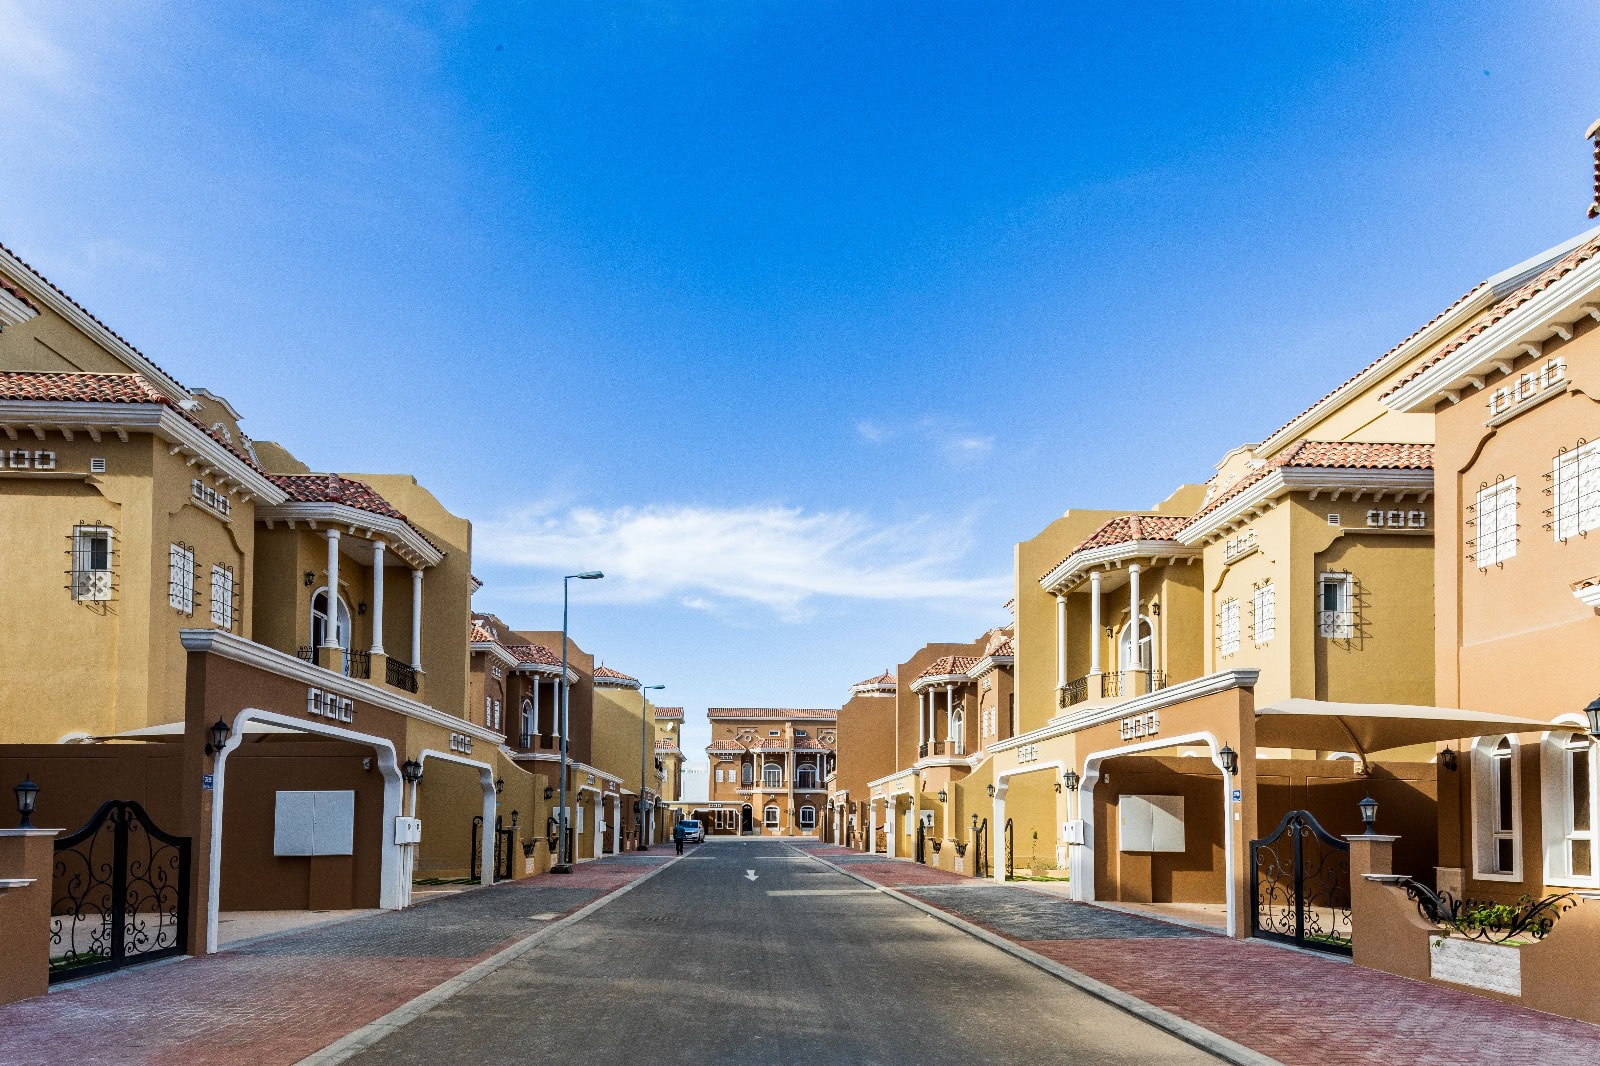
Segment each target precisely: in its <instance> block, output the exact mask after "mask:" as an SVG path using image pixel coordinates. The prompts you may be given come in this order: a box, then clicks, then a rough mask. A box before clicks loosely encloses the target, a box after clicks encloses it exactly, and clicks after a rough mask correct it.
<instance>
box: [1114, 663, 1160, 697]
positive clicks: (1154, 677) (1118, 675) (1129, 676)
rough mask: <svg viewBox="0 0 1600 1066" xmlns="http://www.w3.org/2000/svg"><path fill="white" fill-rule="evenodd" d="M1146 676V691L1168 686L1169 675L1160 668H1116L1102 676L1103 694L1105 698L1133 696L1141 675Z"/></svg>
mask: <svg viewBox="0 0 1600 1066" xmlns="http://www.w3.org/2000/svg"><path fill="white" fill-rule="evenodd" d="M1141 674H1142V675H1144V677H1145V682H1146V684H1145V691H1146V692H1155V691H1156V690H1158V689H1163V688H1166V687H1167V675H1166V674H1165V673H1163V672H1162V671H1160V670H1116V671H1113V672H1112V673H1109V674H1102V675H1101V677H1100V688H1101V692H1100V694H1101V696H1102V697H1104V698H1105V699H1111V698H1113V697H1121V696H1132V695H1135V694H1136V692H1137V688H1136V682H1137V679H1138V677H1139V675H1141Z"/></svg>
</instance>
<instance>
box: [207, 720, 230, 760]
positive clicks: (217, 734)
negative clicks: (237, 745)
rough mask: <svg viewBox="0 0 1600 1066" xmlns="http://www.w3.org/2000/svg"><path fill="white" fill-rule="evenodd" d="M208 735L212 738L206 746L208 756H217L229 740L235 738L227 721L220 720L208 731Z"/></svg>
mask: <svg viewBox="0 0 1600 1066" xmlns="http://www.w3.org/2000/svg"><path fill="white" fill-rule="evenodd" d="M206 734H207V736H209V737H210V741H209V742H208V743H207V744H206V754H207V755H215V754H217V752H219V751H221V750H222V746H223V745H224V744H226V743H227V742H228V738H229V737H231V736H233V730H232V729H231V728H229V726H228V723H227V722H226V721H224V720H223V719H221V718H218V719H217V720H216V722H215V723H213V724H212V726H211V728H210V729H208V730H206Z"/></svg>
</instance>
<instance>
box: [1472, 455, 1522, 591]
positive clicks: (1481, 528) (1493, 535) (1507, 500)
mask: <svg viewBox="0 0 1600 1066" xmlns="http://www.w3.org/2000/svg"><path fill="white" fill-rule="evenodd" d="M1474 511H1475V512H1476V517H1475V518H1474V522H1475V523H1476V525H1477V537H1476V538H1475V539H1474V540H1473V541H1472V542H1471V543H1472V545H1473V555H1474V556H1475V557H1476V559H1477V562H1478V569H1479V570H1487V569H1488V568H1489V567H1491V566H1500V565H1501V564H1503V563H1504V562H1505V561H1506V560H1507V559H1510V558H1512V557H1513V556H1515V555H1516V554H1517V479H1516V478H1514V477H1508V478H1505V479H1504V480H1502V481H1497V482H1495V483H1494V484H1493V485H1484V486H1482V487H1480V488H1479V489H1478V499H1477V504H1476V505H1475V507H1474Z"/></svg>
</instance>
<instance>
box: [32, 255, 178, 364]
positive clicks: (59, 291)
mask: <svg viewBox="0 0 1600 1066" xmlns="http://www.w3.org/2000/svg"><path fill="white" fill-rule="evenodd" d="M0 251H3V252H5V253H6V254H7V255H9V256H11V257H12V258H13V259H15V260H16V261H17V262H18V263H21V264H22V267H23V269H25V270H26V271H27V272H28V273H30V274H32V275H33V276H34V277H36V278H38V279H39V280H40V281H41V282H43V283H44V284H46V285H48V286H49V287H50V288H52V289H54V290H55V292H56V294H57V295H58V296H60V297H61V298H62V299H63V300H65V301H67V303H69V304H71V305H72V306H73V307H76V308H77V309H78V310H80V311H82V312H83V313H84V314H85V315H87V316H88V318H89V320H90V321H91V322H93V323H94V324H95V325H97V326H99V327H100V328H101V329H103V330H105V331H106V332H107V333H109V334H111V335H112V336H113V337H115V338H117V340H119V341H121V342H122V343H123V344H126V345H128V347H129V348H131V349H132V350H133V351H135V352H138V353H139V357H140V358H141V359H144V360H145V361H146V362H148V363H149V364H150V365H151V366H153V367H155V368H156V369H157V370H159V371H161V373H163V374H165V375H166V376H167V379H168V380H169V381H171V382H172V383H173V384H174V385H178V387H179V388H182V387H183V386H182V385H181V384H180V383H179V382H178V379H177V378H175V377H173V376H172V375H171V374H170V373H167V371H166V370H165V369H164V368H163V367H160V366H157V365H156V361H155V360H154V359H151V358H150V357H149V356H148V355H145V354H144V353H143V352H140V351H139V349H138V348H134V346H133V344H132V343H130V342H129V341H128V339H127V338H126V337H124V336H122V335H121V334H120V333H118V332H117V331H116V330H114V329H112V328H111V327H110V326H108V325H106V324H105V323H104V322H102V321H100V320H99V319H98V318H96V317H95V316H94V314H93V313H92V312H91V311H90V310H89V309H88V308H87V307H85V306H83V305H82V304H81V303H79V302H78V301H77V300H74V299H73V298H72V297H70V296H68V295H67V294H66V293H65V292H64V291H62V289H61V286H59V285H57V284H56V283H55V282H53V281H51V280H50V279H49V278H47V277H45V276H44V275H43V274H41V273H39V271H38V270H36V269H35V268H34V267H33V265H32V264H31V263H29V262H28V261H27V260H25V259H23V258H22V256H20V255H18V254H17V253H16V252H13V251H12V250H11V249H10V248H7V247H6V246H5V245H4V244H0ZM30 303H31V301H30ZM35 310H37V308H35Z"/></svg>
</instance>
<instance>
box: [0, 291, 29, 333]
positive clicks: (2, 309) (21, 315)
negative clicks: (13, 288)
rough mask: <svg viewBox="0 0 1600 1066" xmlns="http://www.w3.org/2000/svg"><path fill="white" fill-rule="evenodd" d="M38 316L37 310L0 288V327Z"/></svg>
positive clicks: (13, 324)
mask: <svg viewBox="0 0 1600 1066" xmlns="http://www.w3.org/2000/svg"><path fill="white" fill-rule="evenodd" d="M37 317H39V312H37V311H35V310H34V309H33V308H31V307H29V306H28V305H27V304H25V303H23V302H22V301H21V300H19V299H17V298H16V297H15V296H13V295H11V294H10V293H9V292H7V291H6V290H5V289H3V288H0V329H4V328H5V327H7V326H15V325H17V324H18V323H19V322H27V321H28V320H30V319H33V318H37Z"/></svg>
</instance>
